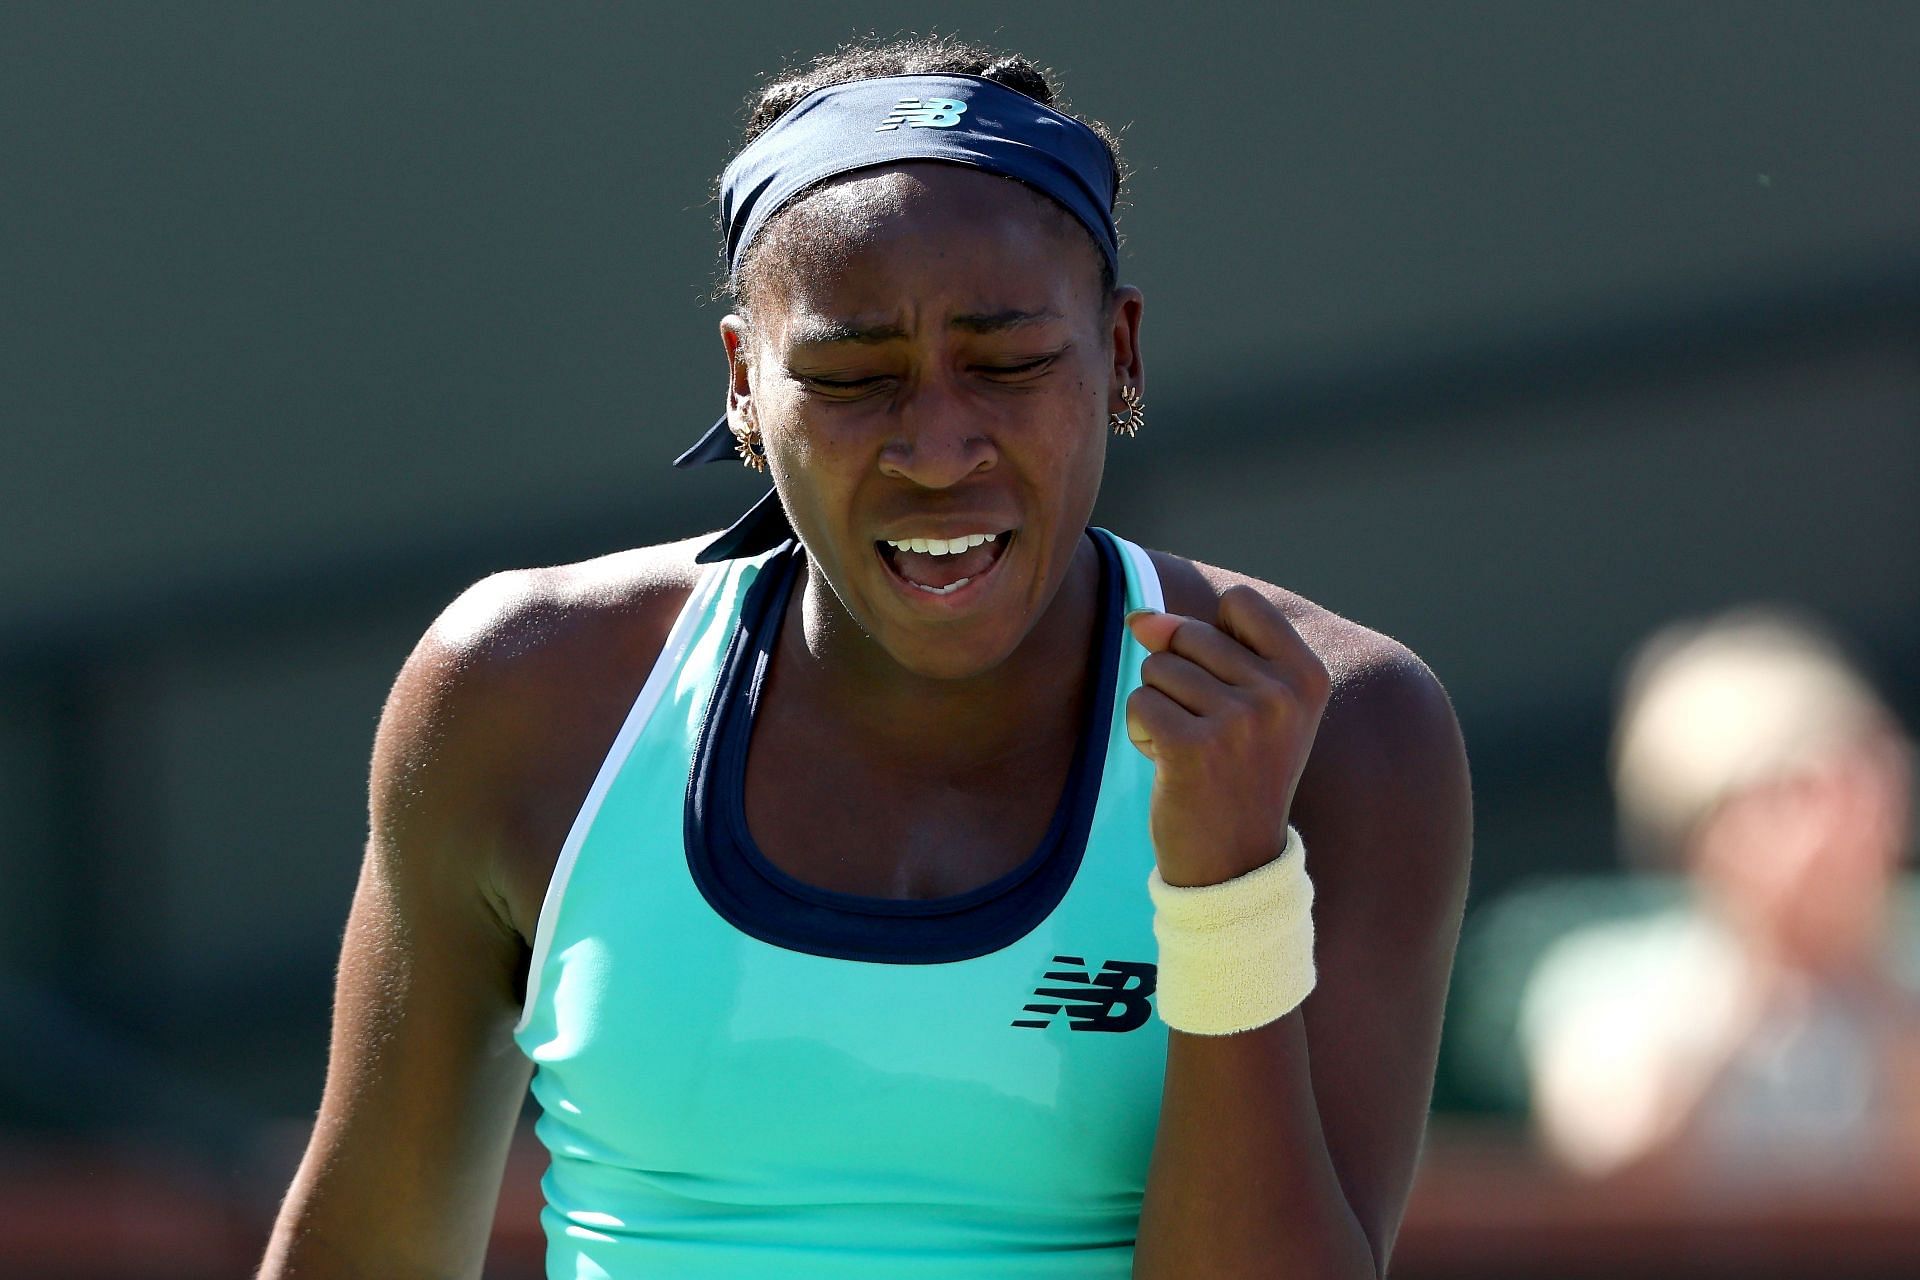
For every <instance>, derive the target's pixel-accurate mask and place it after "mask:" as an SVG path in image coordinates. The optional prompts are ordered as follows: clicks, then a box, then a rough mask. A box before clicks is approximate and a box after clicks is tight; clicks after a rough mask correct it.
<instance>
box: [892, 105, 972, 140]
mask: <svg viewBox="0 0 1920 1280" xmlns="http://www.w3.org/2000/svg"><path fill="white" fill-rule="evenodd" d="M966 109H967V104H966V103H964V102H955V101H954V100H953V99H952V98H902V99H900V101H899V103H898V104H896V105H895V106H894V108H893V113H892V114H891V115H889V116H888V117H887V118H886V119H885V120H882V121H881V122H880V127H879V128H877V129H875V130H874V132H875V133H885V132H886V131H887V130H889V129H898V128H899V127H900V126H901V125H903V124H904V125H906V126H907V127H908V128H910V129H951V128H953V126H955V125H957V124H959V123H960V116H961V113H963V112H964V111H966Z"/></svg>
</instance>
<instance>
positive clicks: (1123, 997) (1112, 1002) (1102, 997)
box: [1013, 956, 1159, 1031]
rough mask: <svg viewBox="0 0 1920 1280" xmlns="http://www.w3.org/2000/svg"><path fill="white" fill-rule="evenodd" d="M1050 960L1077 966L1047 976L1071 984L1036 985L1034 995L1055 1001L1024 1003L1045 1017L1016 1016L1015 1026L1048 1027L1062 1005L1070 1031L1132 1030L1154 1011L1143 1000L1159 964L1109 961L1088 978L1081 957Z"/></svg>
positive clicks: (1151, 991) (1142, 1023)
mask: <svg viewBox="0 0 1920 1280" xmlns="http://www.w3.org/2000/svg"><path fill="white" fill-rule="evenodd" d="M1053 962H1054V963H1055V964H1068V965H1075V966H1078V967H1076V968H1073V969H1054V970H1051V971H1049V972H1048V973H1047V975H1046V978H1045V980H1046V981H1047V982H1063V983H1072V984H1074V985H1072V986H1039V987H1035V988H1034V989H1033V994H1034V995H1036V996H1041V997H1043V998H1044V999H1046V1000H1048V1001H1055V1002H1058V1003H1044V1004H1042V1003H1036V1004H1029V1005H1027V1006H1025V1008H1026V1011H1027V1012H1028V1013H1040V1014H1045V1015H1046V1016H1045V1017H1042V1018H1015V1019H1014V1020H1013V1025H1014V1026H1016V1027H1048V1026H1051V1025H1053V1017H1054V1015H1055V1014H1057V1013H1059V1012H1061V1011H1062V1009H1064V1010H1065V1011H1066V1015H1067V1017H1068V1019H1069V1020H1070V1021H1069V1023H1068V1029H1069V1030H1072V1031H1132V1030H1133V1029H1134V1028H1135V1027H1139V1026H1143V1025H1145V1024H1146V1021H1147V1018H1148V1017H1149V1016H1150V1015H1151V1014H1152V1012H1153V1006H1152V1005H1149V1004H1148V1003H1147V997H1148V996H1150V995H1152V994H1153V989H1154V985H1155V983H1156V981H1157V980H1158V974H1159V968H1158V967H1157V966H1155V965H1150V964H1142V963H1140V962H1138V961H1133V960H1109V961H1107V962H1106V964H1104V965H1102V966H1101V967H1100V972H1099V973H1096V974H1093V975H1092V976H1091V977H1089V976H1088V974H1087V972H1086V963H1087V962H1086V961H1085V960H1084V959H1082V958H1081V957H1079V956H1055V957H1054V958H1053ZM1067 1001H1073V1002H1074V1003H1071V1004H1069V1003H1066V1002H1067Z"/></svg>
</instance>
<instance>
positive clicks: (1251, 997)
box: [1147, 827, 1315, 1036]
mask: <svg viewBox="0 0 1920 1280" xmlns="http://www.w3.org/2000/svg"><path fill="white" fill-rule="evenodd" d="M1147 893H1148V895H1149V896H1150V897H1152V899H1153V906H1154V912H1153V936H1154V937H1155V938H1156V939H1157V940H1158V941H1159V943H1160V970H1159V977H1158V981H1157V985H1156V991H1155V995H1154V1005H1155V1007H1156V1008H1157V1009H1159V1011H1160V1020H1161V1021H1163V1022H1165V1023H1166V1024H1167V1025H1168V1026H1170V1027H1173V1028H1175V1029H1177V1030H1180V1031H1186V1032H1190V1033H1192V1034H1194V1035H1202V1036H1225V1035H1232V1034H1233V1033H1235V1032H1237V1031H1251V1030H1252V1029H1253V1028H1255V1027H1263V1026H1265V1025H1266V1024H1267V1023H1269V1022H1272V1021H1274V1020H1275V1019H1276V1018H1279V1017H1281V1016H1283V1015H1285V1014H1287V1013H1289V1012H1291V1011H1292V1010H1294V1009H1295V1008H1297V1007H1299V1004H1300V1002H1301V1001H1302V1000H1305V999H1306V998H1307V993H1308V992H1310V991H1312V990H1313V983H1314V977H1315V973H1314V967H1313V882H1312V881H1311V880H1309V879H1307V848H1306V846H1305V845H1304V844H1302V843H1301V842H1300V833H1299V832H1298V831H1295V830H1294V829H1293V828H1292V827H1288V828H1287V844H1286V847H1285V848H1284V849H1282V850H1281V851H1280V856H1279V857H1277V858H1275V859H1274V860H1273V861H1272V862H1269V863H1266V864H1264V865H1262V866H1258V867H1255V868H1254V869H1253V870H1251V871H1249V872H1247V873H1246V874H1245V875H1243V876H1236V877H1235V878H1234V879H1232V880H1227V881H1224V882H1222V883H1220V884H1202V885H1190V886H1176V885H1170V884H1168V883H1167V882H1166V881H1165V880H1162V879H1161V878H1160V868H1159V867H1155V868H1154V869H1153V870H1152V871H1151V872H1149V873H1148V875H1147Z"/></svg>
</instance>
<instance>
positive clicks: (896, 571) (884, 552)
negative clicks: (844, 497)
mask: <svg viewBox="0 0 1920 1280" xmlns="http://www.w3.org/2000/svg"><path fill="white" fill-rule="evenodd" d="M1012 541H1013V531H1012V530H1001V531H999V532H996V533H985V532H982V533H969V534H962V535H961V536H959V537H957V538H892V539H887V540H885V541H881V542H876V543H874V544H873V545H874V548H875V549H876V550H877V551H878V552H879V554H880V559H881V560H882V561H883V562H885V564H886V566H887V568H888V569H889V570H891V571H892V573H893V576H894V577H896V578H898V579H900V581H902V582H903V583H905V584H906V585H907V586H909V587H912V588H914V589H915V590H918V591H923V592H925V593H926V594H928V595H933V596H945V595H952V594H953V593H954V592H956V591H958V590H960V589H961V588H962V587H965V586H966V585H967V584H969V583H971V582H974V581H976V580H977V579H979V578H982V577H985V576H986V575H987V574H988V573H990V572H991V571H992V570H993V566H994V565H996V564H998V563H1000V557H1002V556H1003V555H1005V554H1006V551H1007V546H1008V544H1010V543H1011V542H1012Z"/></svg>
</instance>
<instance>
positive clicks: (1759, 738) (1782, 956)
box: [1519, 611, 1920, 1182]
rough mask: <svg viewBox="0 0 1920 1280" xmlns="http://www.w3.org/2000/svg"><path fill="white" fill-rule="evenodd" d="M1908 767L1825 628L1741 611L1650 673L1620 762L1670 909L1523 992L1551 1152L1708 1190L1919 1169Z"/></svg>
mask: <svg viewBox="0 0 1920 1280" xmlns="http://www.w3.org/2000/svg"><path fill="white" fill-rule="evenodd" d="M1912 769H1913V756H1912V748H1911V745H1910V743H1909V740H1908V738H1907V736H1906V734H1905V733H1904V732H1903V731H1902V730H1901V728H1900V726H1899V725H1898V724H1897V723H1896V721H1895V720H1894V718H1893V716H1892V715H1891V714H1890V713H1889V711H1888V710H1887V709H1886V707H1885V706H1884V705H1883V704H1882V703H1881V701H1880V700H1879V699H1878V698H1877V697H1876V696H1875V695H1874V693H1873V692H1872V690H1871V689H1870V688H1869V687H1868V686H1867V684H1866V682H1865V681H1864V679H1863V678H1862V677H1861V675H1860V674H1859V672H1858V671H1857V670H1855V668H1854V667H1853V666H1852V665H1851V664H1850V663H1849V662H1848V661H1847V660H1846V658H1845V657H1844V656H1843V655H1842V654H1841V652H1840V649H1839V647H1838V646H1837V645H1836V644H1835V643H1834V642H1833V640H1832V639H1831V638H1829V637H1828V636H1827V634H1826V633H1825V632H1824V631H1822V630H1821V629H1820V628H1819V627H1817V626H1816V625H1814V624H1812V623H1811V622H1809V621H1806V620H1804V619H1801V618H1798V617H1794V616H1792V615H1788V614H1784V613H1775V612H1761V611H1743V612H1739V613H1734V614H1728V615H1724V616H1722V617H1718V618H1715V619H1711V620H1709V621H1707V622H1705V623H1701V624H1694V625H1689V626H1683V627H1676V628H1673V629H1670V630H1668V631H1665V632H1663V633H1661V634H1659V635H1657V636H1655V637H1654V638H1653V639H1652V640H1651V641H1649V642H1648V643H1647V644H1645V645H1644V646H1643V647H1642V648H1641V650H1640V651H1639V653H1638V654H1637V655H1636V656H1635V657H1634V659H1633V661H1632V663H1631V665H1630V668H1629V673H1628V678H1627V681H1626V684H1625V688H1624V696H1623V699H1622V704H1621V709H1620V717H1619V722H1618V725H1617V727H1616V732H1615V738H1614V749H1613V779H1614V787H1615V792H1616V796H1617V798H1618V802H1619V808H1620V817H1621V825H1622V829H1623V832H1624V834H1625V836H1626V838H1627V841H1628V847H1629V851H1630V853H1632V854H1633V855H1634V856H1636V858H1637V859H1639V860H1641V861H1642V862H1643V863H1644V864H1645V865H1646V867H1647V869H1648V870H1677V871H1678V872H1680V873H1681V874H1682V875H1683V876H1684V878H1685V881H1686V883H1687V885H1688V886H1689V894H1688V901H1687V904H1686V905H1685V906H1684V907H1682V908H1680V909H1678V910H1673V911H1667V912H1659V913H1654V914H1651V915H1643V916H1639V917H1636V918H1633V919H1630V920H1626V921H1614V922H1610V923H1606V924H1600V925H1593V926H1588V927H1586V928H1582V929H1579V930H1576V931H1575V932H1574V933H1572V934H1571V935H1569V936H1567V937H1566V938H1564V939H1563V940H1561V941H1560V942H1559V943H1557V944H1556V945H1555V946H1553V947H1552V948H1551V949H1550V950H1549V951H1548V952H1547V954H1546V955H1545V956H1544V958H1543V959H1542V961H1541V963H1540V965H1539V966H1538V968H1537V969H1536V970H1535V971H1534V974H1533V977H1532V978H1531V979H1530V981H1529V982H1528V985H1527V989H1526V993H1525V996H1524V999H1523V1004H1522V1008H1521V1013H1520V1028H1519V1030H1520V1038H1521V1043H1522V1045H1523V1048H1524V1051H1525V1053H1526V1055H1527V1067H1528V1073H1529V1076H1530V1079H1531V1085H1532V1094H1533V1106H1534V1119H1535V1123H1536V1127H1537V1129H1538V1131H1539V1133H1540V1135H1541V1136H1542V1138H1543V1139H1544V1141H1545V1142H1546V1144H1547V1145H1548V1146H1549V1147H1550V1148H1551V1149H1552V1150H1553V1151H1554V1152H1555V1153H1556V1154H1557V1155H1559V1156H1560V1157H1562V1158H1563V1159H1564V1160H1565V1161H1567V1162H1568V1163H1569V1164H1570V1165H1572V1166H1574V1167H1576V1168H1578V1169H1581V1170H1584V1171H1586V1172H1589V1173H1596V1174H1598V1173H1607V1172H1612V1171H1615V1170H1619V1169H1624V1168H1627V1167H1630V1166H1643V1167H1644V1166H1652V1165H1659V1166H1663V1167H1667V1168H1669V1169H1672V1170H1674V1171H1676V1172H1678V1173H1680V1174H1682V1175H1683V1176H1701V1177H1704V1178H1709V1179H1712V1180H1715V1181H1723V1182H1724V1181H1737V1180H1743V1179H1752V1178H1774V1177H1803V1176H1808V1175H1814V1176H1821V1177H1826V1176H1830V1175H1832V1174H1835V1173H1838V1172H1842V1171H1846V1170H1858V1171H1863V1172H1864V1171H1869V1170H1872V1169H1874V1168H1876V1167H1878V1166H1880V1165H1883V1164H1884V1163H1886V1162H1888V1161H1892V1160H1910V1159H1912V1158H1913V1157H1914V1154H1915V1153H1916V1152H1920V988H1917V987H1916V983H1915V979H1914V975H1913V974H1911V973H1903V972H1902V969H1901V965H1900V964H1899V963H1898V961H1897V960H1896V943H1897V941H1898V939H1899V936H1900V930H1901V929H1902V928H1910V927H1911V926H1910V924H1903V922H1902V921H1901V920H1900V919H1899V917H1898V913H1897V911H1896V902H1897V892H1896V891H1897V889H1898V887H1899V880H1900V868H1901V862H1902V860H1903V858H1904V856H1905V854H1906V851H1907V848H1908V840H1909V835H1910V830H1911V825H1910V816H1911V815H1910V802H1911V795H1912V790H1913V778H1912Z"/></svg>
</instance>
